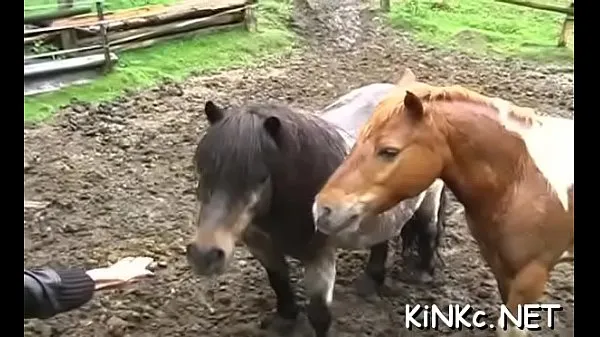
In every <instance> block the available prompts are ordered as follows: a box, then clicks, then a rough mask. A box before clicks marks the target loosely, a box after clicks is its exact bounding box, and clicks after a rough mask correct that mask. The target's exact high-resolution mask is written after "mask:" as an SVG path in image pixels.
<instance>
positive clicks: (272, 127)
mask: <svg viewBox="0 0 600 337" xmlns="http://www.w3.org/2000/svg"><path fill="white" fill-rule="evenodd" d="M263 125H264V127H265V130H267V132H268V133H269V135H271V137H273V139H275V140H277V139H278V138H279V130H280V129H281V121H280V120H279V118H277V117H275V116H270V117H267V119H265V121H264V122H263Z"/></svg>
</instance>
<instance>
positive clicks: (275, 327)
mask: <svg viewBox="0 0 600 337" xmlns="http://www.w3.org/2000/svg"><path fill="white" fill-rule="evenodd" d="M261 328H262V329H266V330H267V333H266V336H267V337H313V335H314V332H313V330H312V327H311V326H310V322H309V321H308V318H306V315H304V314H298V316H297V317H296V318H295V319H288V318H283V317H281V316H279V315H277V314H275V315H274V316H272V317H269V318H267V319H266V320H264V321H263V322H261Z"/></svg>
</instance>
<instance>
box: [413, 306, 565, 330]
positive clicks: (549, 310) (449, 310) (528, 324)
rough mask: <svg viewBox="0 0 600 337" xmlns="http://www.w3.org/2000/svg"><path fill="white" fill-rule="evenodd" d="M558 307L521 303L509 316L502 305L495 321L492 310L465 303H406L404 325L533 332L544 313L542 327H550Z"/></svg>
mask: <svg viewBox="0 0 600 337" xmlns="http://www.w3.org/2000/svg"><path fill="white" fill-rule="evenodd" d="M562 310H563V308H562V306H561V305H560V304H525V305H519V307H518V308H517V313H516V315H513V314H512V313H511V312H510V310H508V308H507V307H506V306H505V305H501V306H500V312H499V314H500V317H499V319H498V320H497V321H495V320H492V319H491V316H492V313H486V312H484V311H483V310H475V309H474V308H473V307H471V306H470V305H468V304H467V305H459V304H453V305H448V306H447V307H440V306H437V305H419V304H417V305H410V304H407V305H406V311H405V315H406V317H405V327H406V328H407V329H408V330H412V329H419V330H437V329H440V328H441V327H447V328H450V329H452V330H463V329H468V330H471V329H480V330H486V329H489V330H496V329H498V328H499V329H503V330H507V329H508V328H509V327H515V328H518V329H520V330H530V331H535V330H540V329H541V328H542V325H541V324H540V322H541V321H542V315H546V317H547V324H546V326H547V327H548V328H550V329H554V321H555V315H556V313H558V312H560V311H562Z"/></svg>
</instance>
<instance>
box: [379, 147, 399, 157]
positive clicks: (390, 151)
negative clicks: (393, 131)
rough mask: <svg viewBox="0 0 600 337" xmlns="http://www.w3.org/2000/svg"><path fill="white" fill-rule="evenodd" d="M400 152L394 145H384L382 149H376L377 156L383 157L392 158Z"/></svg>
mask: <svg viewBox="0 0 600 337" xmlns="http://www.w3.org/2000/svg"><path fill="white" fill-rule="evenodd" d="M399 153H400V149H397V148H394V147H384V148H383V149H381V150H379V151H377V156H379V157H381V158H383V159H387V160H390V159H394V158H396V156H397V155H398V154H399Z"/></svg>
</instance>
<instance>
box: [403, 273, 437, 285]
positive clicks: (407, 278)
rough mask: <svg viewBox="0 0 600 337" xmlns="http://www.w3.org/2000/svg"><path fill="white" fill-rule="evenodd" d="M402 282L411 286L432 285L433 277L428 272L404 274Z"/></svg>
mask: <svg viewBox="0 0 600 337" xmlns="http://www.w3.org/2000/svg"><path fill="white" fill-rule="evenodd" d="M399 279H400V281H402V282H406V283H411V284H431V283H433V276H432V275H431V274H430V273H428V272H426V271H414V272H404V273H402V274H401V275H400V277H399Z"/></svg>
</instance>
